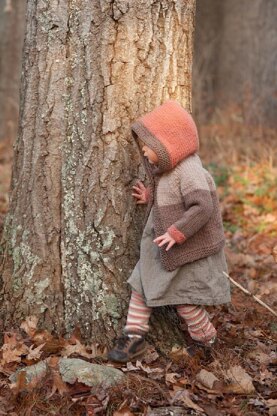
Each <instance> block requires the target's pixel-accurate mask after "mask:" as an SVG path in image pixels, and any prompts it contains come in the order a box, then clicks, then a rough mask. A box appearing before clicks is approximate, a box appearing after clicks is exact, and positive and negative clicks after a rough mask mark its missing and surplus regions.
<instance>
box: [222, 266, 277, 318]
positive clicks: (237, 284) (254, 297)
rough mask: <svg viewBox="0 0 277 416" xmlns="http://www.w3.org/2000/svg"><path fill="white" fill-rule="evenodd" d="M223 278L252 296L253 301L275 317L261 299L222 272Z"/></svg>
mask: <svg viewBox="0 0 277 416" xmlns="http://www.w3.org/2000/svg"><path fill="white" fill-rule="evenodd" d="M223 274H224V275H225V276H227V277H228V278H229V279H230V280H231V282H232V283H233V284H234V285H235V286H237V287H238V288H240V289H241V290H242V291H243V292H244V293H246V295H249V296H252V298H253V299H255V301H256V302H258V303H259V304H260V305H262V306H264V307H265V308H266V309H268V310H269V311H270V312H271V313H273V315H275V316H277V313H276V312H275V311H274V310H273V309H271V308H270V307H269V306H268V305H267V304H266V303H264V302H263V301H262V300H261V299H259V298H257V296H255V295H253V293H251V292H249V291H248V290H247V289H245V288H244V287H243V286H241V285H240V284H239V283H238V282H236V281H235V280H234V279H233V278H232V277H230V276H229V275H228V274H227V273H225V272H223Z"/></svg>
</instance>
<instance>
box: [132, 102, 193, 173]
mask: <svg viewBox="0 0 277 416" xmlns="http://www.w3.org/2000/svg"><path fill="white" fill-rule="evenodd" d="M131 129H132V133H135V134H133V136H134V137H135V138H137V137H136V136H138V137H139V139H140V140H141V141H143V142H144V143H145V144H146V145H147V146H149V147H150V148H151V149H152V150H153V151H154V152H155V153H156V154H157V156H158V159H159V171H160V172H165V171H168V170H171V169H173V168H174V167H175V166H176V165H177V164H178V163H179V162H180V161H181V160H184V159H186V158H187V157H188V156H190V155H192V154H193V153H195V152H197V150H198V148H199V144H198V134H197V128H196V125H195V123H194V121H193V118H192V117H191V115H190V114H189V113H188V112H187V111H186V110H185V109H183V108H182V107H181V106H180V104H178V103H177V102H176V101H174V100H169V101H166V102H165V103H164V104H162V105H161V106H159V107H157V108H155V109H154V110H153V111H151V112H150V113H148V114H146V115H144V116H143V117H140V118H139V119H138V120H137V121H136V122H135V123H134V124H132V126H131Z"/></svg>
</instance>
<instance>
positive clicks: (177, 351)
mask: <svg viewBox="0 0 277 416" xmlns="http://www.w3.org/2000/svg"><path fill="white" fill-rule="evenodd" d="M169 356H170V358H171V359H172V360H173V361H175V362H178V361H180V360H182V359H183V358H184V357H189V354H188V352H187V350H186V348H185V347H179V346H174V347H172V350H171V351H170V353H169Z"/></svg>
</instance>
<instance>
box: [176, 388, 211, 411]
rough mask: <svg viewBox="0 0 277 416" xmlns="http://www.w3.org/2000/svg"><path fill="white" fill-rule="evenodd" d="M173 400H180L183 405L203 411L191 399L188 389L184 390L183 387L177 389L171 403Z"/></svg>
mask: <svg viewBox="0 0 277 416" xmlns="http://www.w3.org/2000/svg"><path fill="white" fill-rule="evenodd" d="M175 402H182V403H183V404H184V405H185V407H188V408H189V409H194V410H197V411H198V412H203V413H204V410H203V409H202V408H201V407H200V406H198V405H197V404H196V403H194V402H193V401H192V400H191V398H190V395H189V391H188V390H185V389H181V390H178V391H177V393H175V395H174V397H173V399H172V404H173V403H175Z"/></svg>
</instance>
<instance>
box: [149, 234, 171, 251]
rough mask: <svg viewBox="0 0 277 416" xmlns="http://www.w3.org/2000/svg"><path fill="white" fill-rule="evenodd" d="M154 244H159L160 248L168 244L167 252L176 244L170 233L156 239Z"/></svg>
mask: <svg viewBox="0 0 277 416" xmlns="http://www.w3.org/2000/svg"><path fill="white" fill-rule="evenodd" d="M153 242H154V243H156V244H158V246H159V247H162V246H164V245H165V244H167V243H168V244H167V247H166V249H165V251H168V250H169V249H170V248H171V247H172V246H174V244H175V243H176V241H175V240H174V238H172V237H171V235H170V234H169V233H168V232H166V233H164V234H163V235H160V237H157V238H155V240H153Z"/></svg>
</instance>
